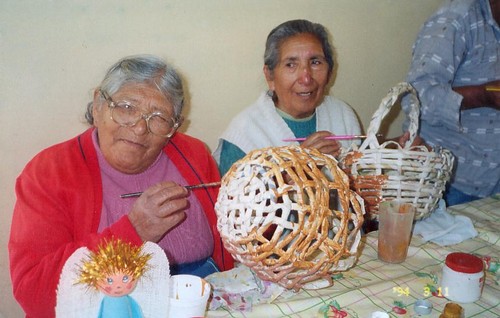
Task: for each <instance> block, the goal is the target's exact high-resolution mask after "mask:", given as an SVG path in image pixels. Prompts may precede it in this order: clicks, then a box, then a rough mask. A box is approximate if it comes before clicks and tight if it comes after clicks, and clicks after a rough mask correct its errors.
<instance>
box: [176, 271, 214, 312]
mask: <svg viewBox="0 0 500 318" xmlns="http://www.w3.org/2000/svg"><path fill="white" fill-rule="evenodd" d="M211 290H212V287H211V286H210V284H209V283H208V282H207V281H205V280H204V279H202V278H200V277H198V276H194V275H173V276H172V277H171V278H170V293H169V298H170V299H169V308H168V317H170V318H192V317H205V314H206V311H207V301H208V298H209V297H210V292H211Z"/></svg>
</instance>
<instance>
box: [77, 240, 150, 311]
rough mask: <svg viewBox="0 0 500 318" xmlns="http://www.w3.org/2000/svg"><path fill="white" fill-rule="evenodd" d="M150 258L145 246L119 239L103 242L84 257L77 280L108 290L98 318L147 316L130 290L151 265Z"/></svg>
mask: <svg viewBox="0 0 500 318" xmlns="http://www.w3.org/2000/svg"><path fill="white" fill-rule="evenodd" d="M150 258H151V255H150V254H144V253H143V252H142V246H133V245H131V244H129V243H125V242H123V241H121V240H119V239H118V240H110V241H106V242H104V243H102V244H101V245H99V246H98V248H97V250H96V251H94V252H91V253H90V255H89V257H88V259H86V260H84V261H83V264H82V265H81V267H80V268H79V273H78V274H79V279H78V282H77V284H86V285H87V286H89V287H90V288H94V289H96V290H98V291H100V292H102V293H103V294H104V297H103V299H102V301H101V305H100V308H99V315H98V318H142V317H143V314H142V310H141V307H140V306H139V304H138V303H137V302H136V301H135V300H134V299H133V298H132V297H131V296H130V293H132V291H134V289H135V287H136V285H137V282H138V280H139V278H140V277H141V276H142V275H143V274H144V273H145V272H146V271H147V270H148V269H149V266H148V261H149V260H150Z"/></svg>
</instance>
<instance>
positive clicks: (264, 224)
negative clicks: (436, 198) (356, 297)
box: [215, 146, 364, 290]
mask: <svg viewBox="0 0 500 318" xmlns="http://www.w3.org/2000/svg"><path fill="white" fill-rule="evenodd" d="M215 209H216V212H217V217H218V223H217V227H218V230H219V232H220V234H221V237H222V239H223V242H224V246H225V247H226V249H227V250H228V251H229V252H230V253H231V254H232V255H233V257H234V258H235V259H236V260H237V261H239V262H241V263H243V264H245V265H246V266H248V267H250V268H251V269H252V270H253V271H254V272H255V273H256V275H257V276H258V277H259V278H261V279H262V280H266V281H272V282H275V283H278V284H280V285H281V286H283V287H285V288H288V289H294V290H298V289H300V288H301V287H304V285H305V284H307V283H309V282H312V281H315V280H318V279H321V278H323V279H326V280H327V282H328V284H329V285H331V284H332V283H333V282H332V280H331V275H332V273H334V272H336V271H341V270H346V269H348V268H350V267H351V266H353V265H354V262H355V260H356V259H357V248H358V245H359V242H360V231H359V229H360V227H361V225H362V223H363V214H364V205H363V200H362V199H361V198H360V197H359V196H358V195H357V194H356V193H355V192H354V191H352V190H350V189H349V179H348V177H347V175H346V174H345V173H344V172H343V171H342V170H341V169H340V168H339V167H338V165H337V161H336V160H335V159H334V158H333V157H330V156H326V155H323V154H321V153H320V152H318V151H317V150H306V149H303V148H301V147H299V146H290V147H273V148H265V149H259V150H255V151H253V152H250V153H249V154H247V156H245V157H244V158H243V159H241V160H239V161H237V162H236V163H235V164H234V165H233V166H232V167H231V169H230V170H229V171H228V172H227V173H226V175H225V176H224V177H223V178H222V185H221V188H220V191H219V196H218V198H217V202H216V204H215Z"/></svg>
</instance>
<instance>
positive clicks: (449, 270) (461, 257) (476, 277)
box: [441, 253, 484, 303]
mask: <svg viewBox="0 0 500 318" xmlns="http://www.w3.org/2000/svg"><path fill="white" fill-rule="evenodd" d="M483 284H484V264H483V261H482V260H481V259H480V258H479V257H477V256H474V255H472V254H467V253H450V254H448V256H446V261H445V264H444V267H443V276H442V278H441V288H442V292H443V296H445V297H446V298H448V299H450V300H453V301H456V302H460V303H472V302H475V301H476V300H478V299H479V298H480V297H481V291H482V289H483Z"/></svg>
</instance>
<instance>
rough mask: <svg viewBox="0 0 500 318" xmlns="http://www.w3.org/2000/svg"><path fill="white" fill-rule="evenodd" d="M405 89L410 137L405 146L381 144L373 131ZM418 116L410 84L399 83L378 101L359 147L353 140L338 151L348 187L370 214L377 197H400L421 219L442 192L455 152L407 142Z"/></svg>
mask: <svg viewBox="0 0 500 318" xmlns="http://www.w3.org/2000/svg"><path fill="white" fill-rule="evenodd" d="M407 94H409V98H410V100H411V111H410V113H409V119H410V125H409V128H408V131H409V133H410V139H409V140H408V142H407V143H406V144H405V146H404V147H401V146H400V145H399V144H398V143H397V142H394V141H386V142H384V143H383V144H379V142H378V140H377V136H376V135H377V132H378V130H379V128H380V124H381V122H382V119H383V118H384V117H385V116H386V115H387V113H388V112H389V111H390V109H391V107H392V106H393V105H394V104H395V103H396V102H397V101H398V100H400V98H402V97H403V96H405V95H407ZM419 115H420V102H419V100H418V97H417V93H416V91H415V89H414V88H413V87H412V86H411V85H410V84H408V83H399V84H398V85H396V86H395V87H393V88H391V90H390V91H389V93H388V95H387V96H386V97H385V98H384V99H383V100H382V102H381V103H380V106H379V108H378V109H377V111H376V112H375V113H374V115H373V117H372V120H371V122H370V126H369V127H368V131H367V138H366V139H365V140H364V142H363V143H362V144H361V146H360V147H359V148H357V147H356V146H355V145H353V146H352V148H351V149H349V150H348V151H347V152H344V154H343V155H342V156H341V159H340V163H341V166H342V168H343V169H344V171H346V173H347V174H348V175H349V177H350V179H351V187H352V188H353V189H354V190H355V191H356V192H357V193H358V194H359V195H361V197H363V199H364V200H365V208H366V210H367V213H369V217H371V218H377V216H378V206H379V203H380V202H381V201H384V200H399V201H403V202H407V203H412V204H414V205H415V206H416V207H417V211H416V213H415V219H416V220H419V219H422V218H424V217H427V216H429V214H430V213H432V212H433V211H434V210H435V209H436V207H437V203H438V201H439V199H440V198H441V197H442V193H443V191H444V189H445V186H446V183H447V182H448V181H449V179H450V176H451V171H452V168H453V162H454V157H453V155H452V154H451V152H450V151H448V150H447V149H442V148H436V149H432V150H429V149H427V147H425V146H423V145H422V146H414V147H411V144H412V143H413V141H414V139H415V136H416V135H417V131H418V121H419Z"/></svg>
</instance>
